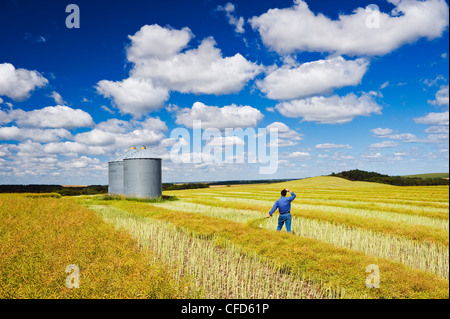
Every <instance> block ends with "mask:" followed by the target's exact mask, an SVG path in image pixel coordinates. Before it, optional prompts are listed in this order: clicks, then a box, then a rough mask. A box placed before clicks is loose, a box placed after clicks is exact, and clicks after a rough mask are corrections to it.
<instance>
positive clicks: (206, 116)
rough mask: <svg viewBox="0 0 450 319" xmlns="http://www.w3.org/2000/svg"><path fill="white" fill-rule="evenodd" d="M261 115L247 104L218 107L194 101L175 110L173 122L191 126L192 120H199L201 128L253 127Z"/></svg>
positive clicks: (260, 118)
mask: <svg viewBox="0 0 450 319" xmlns="http://www.w3.org/2000/svg"><path fill="white" fill-rule="evenodd" d="M263 117H264V116H263V114H262V113H261V112H260V111H259V110H258V109H256V108H253V107H251V106H249V105H243V106H238V105H235V104H232V105H226V106H224V107H218V106H208V105H205V104H203V103H201V102H195V103H194V104H193V105H192V108H183V109H178V110H177V111H176V120H175V123H177V124H180V125H184V126H186V127H188V128H193V125H194V121H196V120H199V121H201V124H202V128H203V129H206V128H217V129H225V128H239V127H241V128H245V127H255V126H256V125H257V123H258V122H259V121H260V120H262V118H263Z"/></svg>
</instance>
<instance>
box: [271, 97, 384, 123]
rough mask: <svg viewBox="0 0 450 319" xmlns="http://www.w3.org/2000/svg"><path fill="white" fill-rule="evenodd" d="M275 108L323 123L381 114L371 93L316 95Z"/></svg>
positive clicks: (282, 112) (287, 115)
mask: <svg viewBox="0 0 450 319" xmlns="http://www.w3.org/2000/svg"><path fill="white" fill-rule="evenodd" d="M275 108H276V109H277V110H278V111H279V112H280V113H281V114H282V115H284V116H286V117H301V118H302V120H303V121H307V122H318V123H321V124H336V123H348V122H350V121H352V120H353V119H354V118H355V117H357V116H370V115H371V114H381V106H380V105H378V104H377V103H376V102H375V101H374V100H373V98H372V96H370V95H369V94H362V95H361V96H360V97H358V96H356V95H355V94H353V93H349V94H347V95H345V96H342V97H341V96H338V95H334V96H331V97H325V96H314V97H311V98H306V99H299V100H292V101H288V102H282V103H279V104H277V105H276V106H275Z"/></svg>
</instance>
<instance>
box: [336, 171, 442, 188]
mask: <svg viewBox="0 0 450 319" xmlns="http://www.w3.org/2000/svg"><path fill="white" fill-rule="evenodd" d="M331 176H336V177H342V178H345V179H348V180H351V181H364V182H374V183H382V184H390V185H396V186H432V185H449V180H448V179H444V178H420V177H402V176H389V175H383V174H380V173H376V172H366V171H362V170H359V169H354V170H350V171H343V172H340V173H337V174H335V173H331Z"/></svg>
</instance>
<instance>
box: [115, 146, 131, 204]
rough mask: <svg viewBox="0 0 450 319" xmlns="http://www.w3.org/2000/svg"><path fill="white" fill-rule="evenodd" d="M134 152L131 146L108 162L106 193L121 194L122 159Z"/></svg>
mask: <svg viewBox="0 0 450 319" xmlns="http://www.w3.org/2000/svg"><path fill="white" fill-rule="evenodd" d="M134 152H136V148H135V147H131V148H130V149H129V150H128V151H127V152H125V153H124V154H122V155H119V156H118V157H116V158H114V159H113V160H111V161H110V162H108V194H110V195H117V194H123V159H124V158H125V157H127V156H130V155H131V154H133V153H134Z"/></svg>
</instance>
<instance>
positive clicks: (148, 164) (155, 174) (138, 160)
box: [123, 147, 162, 198]
mask: <svg viewBox="0 0 450 319" xmlns="http://www.w3.org/2000/svg"><path fill="white" fill-rule="evenodd" d="M161 182H162V176H161V158H156V157H154V156H153V155H152V154H151V152H150V151H149V150H147V149H146V148H145V147H141V148H140V149H139V150H136V152H134V153H132V154H129V155H128V156H126V157H125V158H124V159H123V192H124V194H125V195H126V196H129V197H138V198H155V197H161V195H162V188H161Z"/></svg>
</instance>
